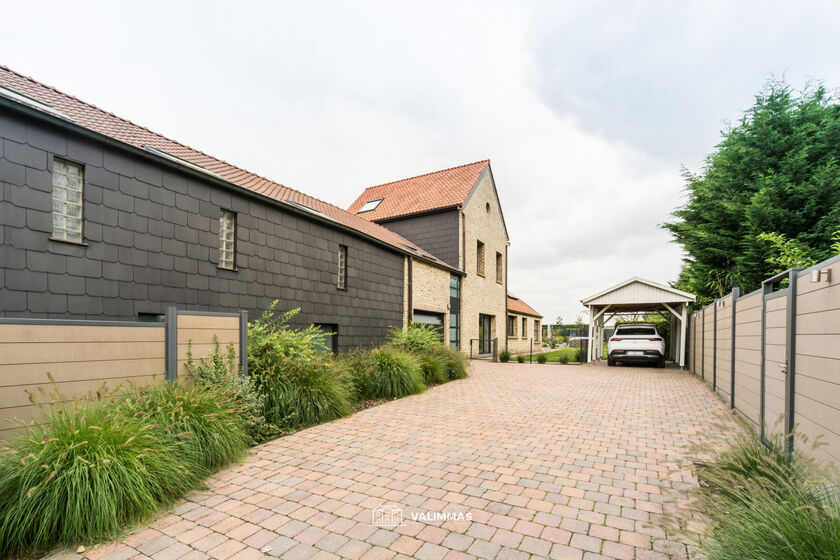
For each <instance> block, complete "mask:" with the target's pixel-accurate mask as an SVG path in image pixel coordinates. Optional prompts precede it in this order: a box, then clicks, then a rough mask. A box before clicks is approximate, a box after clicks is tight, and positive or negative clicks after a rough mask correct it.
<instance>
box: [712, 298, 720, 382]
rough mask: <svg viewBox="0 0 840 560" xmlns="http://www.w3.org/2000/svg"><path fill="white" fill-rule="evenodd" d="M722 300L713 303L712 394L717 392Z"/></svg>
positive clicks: (716, 299)
mask: <svg viewBox="0 0 840 560" xmlns="http://www.w3.org/2000/svg"><path fill="white" fill-rule="evenodd" d="M719 301H720V300H718V298H715V301H714V302H712V305H713V306H714V307H712V392H713V393H714V392H715V391H717V308H718V303H719Z"/></svg>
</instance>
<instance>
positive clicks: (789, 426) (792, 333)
mask: <svg viewBox="0 0 840 560" xmlns="http://www.w3.org/2000/svg"><path fill="white" fill-rule="evenodd" d="M800 270H802V269H800V268H792V269H791V270H790V272H789V276H788V290H790V291H789V292H788V296H787V316H786V323H787V325H786V326H787V329H786V330H787V333H786V335H787V336H786V338H787V340H786V342H787V344H786V345H785V348H786V356H785V361H786V362H787V364H786V367H785V450H786V451H787V452H788V453H793V430H794V426H795V423H794V414H795V413H794V395H795V392H794V391H795V389H796V383H795V382H796V280H797V276H796V275H797V273H798V272H799V271H800Z"/></svg>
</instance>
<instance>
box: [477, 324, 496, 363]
mask: <svg viewBox="0 0 840 560" xmlns="http://www.w3.org/2000/svg"><path fill="white" fill-rule="evenodd" d="M491 333H492V330H491V327H490V315H484V314H480V315H479V316H478V353H479V354H490V353H491V352H492V351H493V349H492V341H491V340H490V336H491Z"/></svg>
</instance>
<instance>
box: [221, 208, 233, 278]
mask: <svg viewBox="0 0 840 560" xmlns="http://www.w3.org/2000/svg"><path fill="white" fill-rule="evenodd" d="M219 268H226V269H228V270H233V269H234V268H236V213H235V212H231V211H230V210H225V209H222V211H221V213H220V214H219Z"/></svg>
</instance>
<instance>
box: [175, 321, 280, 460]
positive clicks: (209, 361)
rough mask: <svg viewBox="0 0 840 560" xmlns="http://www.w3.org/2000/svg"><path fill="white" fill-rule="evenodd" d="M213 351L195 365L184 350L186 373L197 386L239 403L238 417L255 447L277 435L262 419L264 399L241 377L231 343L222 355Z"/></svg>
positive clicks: (251, 380)
mask: <svg viewBox="0 0 840 560" xmlns="http://www.w3.org/2000/svg"><path fill="white" fill-rule="evenodd" d="M215 343H216V349H215V351H214V352H213V353H211V354H210V355H208V356H207V357H204V358H201V359H200V360H199V361H198V362H196V361H195V360H193V356H192V348H191V347H190V348H189V349H188V350H187V363H186V368H187V371H188V372H189V373H190V375H192V377H193V379H194V380H195V382H196V385H198V386H199V387H205V388H223V389H224V390H225V391H226V392H228V393H229V394H230V395H231V396H232V397H233V398H234V399H235V400H236V401H237V402H238V404H239V412H240V417H241V418H242V421H243V423H244V425H245V429H246V431H247V432H248V437H249V439H250V444H251V445H257V444H258V443H261V442H263V441H266V440H267V439H269V438H271V437H272V436H274V435H276V434H277V433H279V432H280V428H279V427H277V426H275V425H274V424H271V423H269V422H267V421H266V419H265V412H264V411H265V396H264V395H262V394H261V393H260V392H259V389H258V387H257V383H256V380H255V379H254V378H253V377H243V376H242V372H241V370H240V367H239V363H238V361H237V359H236V351H235V350H234V348H233V344H232V343H231V344H229V345H228V347H227V350H226V351H225V352H221V350H220V348H219V339H218V338H215Z"/></svg>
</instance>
